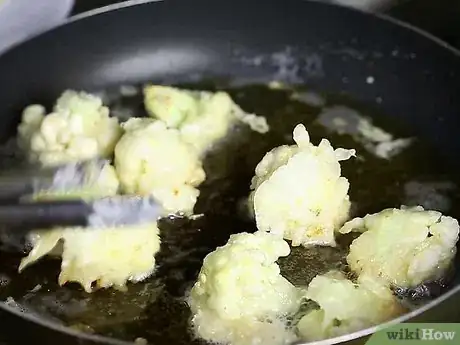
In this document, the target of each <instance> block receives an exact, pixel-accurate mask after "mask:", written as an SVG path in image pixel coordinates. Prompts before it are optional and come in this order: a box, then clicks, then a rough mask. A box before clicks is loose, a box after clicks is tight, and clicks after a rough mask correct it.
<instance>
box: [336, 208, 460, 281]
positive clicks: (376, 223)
mask: <svg viewBox="0 0 460 345" xmlns="http://www.w3.org/2000/svg"><path fill="white" fill-rule="evenodd" d="M351 231H355V232H362V234H361V235H360V236H359V237H358V238H357V239H355V240H354V241H353V243H352V244H351V246H350V253H349V255H348V257H347V262H348V264H349V265H350V268H351V269H352V270H353V271H355V272H356V273H358V274H360V275H361V274H367V275H370V276H373V277H380V278H382V279H384V280H385V281H386V282H387V283H388V284H391V285H394V286H399V287H406V288H411V287H415V286H417V285H419V284H421V283H426V282H430V281H434V280H437V279H439V278H441V277H443V276H444V274H445V272H446V270H447V268H448V267H449V266H450V264H451V263H452V260H453V258H454V256H455V254H456V251H457V247H456V244H457V242H458V235H459V225H458V221H457V220H456V219H454V218H452V217H447V216H443V215H442V214H441V213H440V212H437V211H427V210H424V209H423V207H421V206H419V207H412V208H405V207H402V208H401V209H386V210H383V211H381V212H379V213H376V214H371V215H367V216H365V217H363V218H355V219H353V220H351V221H349V222H347V223H346V224H345V225H344V226H343V227H342V229H340V233H349V232H351Z"/></svg>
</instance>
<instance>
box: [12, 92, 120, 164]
mask: <svg viewBox="0 0 460 345" xmlns="http://www.w3.org/2000/svg"><path fill="white" fill-rule="evenodd" d="M121 134H122V131H121V127H120V126H119V124H118V120H117V118H114V117H110V116H109V109H108V108H107V107H105V106H103V104H102V100H101V99H100V98H98V97H96V96H94V95H91V94H88V93H85V92H76V91H72V90H67V91H65V92H64V93H63V94H62V95H61V97H60V98H59V99H58V100H57V102H56V104H55V106H54V109H53V112H52V113H50V114H48V115H46V113H45V109H44V108H43V107H42V106H41V105H31V106H28V107H27V108H26V109H25V110H24V111H23V114H22V121H21V124H20V125H19V127H18V144H19V146H20V147H21V148H22V149H23V150H25V151H28V155H29V159H30V160H31V161H34V162H35V161H38V162H40V163H41V164H43V165H45V166H55V165H59V164H65V163H68V162H73V161H79V160H87V159H92V158H94V157H96V156H100V157H104V158H105V157H109V156H111V155H112V153H113V150H114V147H115V144H116V142H117V141H118V139H119V138H120V136H121Z"/></svg>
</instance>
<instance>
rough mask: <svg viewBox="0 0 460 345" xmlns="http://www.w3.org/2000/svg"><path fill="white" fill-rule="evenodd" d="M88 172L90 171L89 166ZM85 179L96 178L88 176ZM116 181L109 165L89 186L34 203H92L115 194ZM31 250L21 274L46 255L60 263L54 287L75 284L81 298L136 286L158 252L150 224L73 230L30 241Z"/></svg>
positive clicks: (51, 232) (32, 237)
mask: <svg viewBox="0 0 460 345" xmlns="http://www.w3.org/2000/svg"><path fill="white" fill-rule="evenodd" d="M88 169H89V170H91V166H88ZM88 173H89V174H91V173H95V172H94V171H88ZM115 186H118V181H117V180H116V176H115V175H114V170H113V167H112V166H111V165H106V166H105V167H104V168H103V169H102V172H101V175H100V176H99V179H98V180H97V181H96V182H95V183H94V184H93V185H91V186H87V187H84V188H82V189H81V191H78V190H73V191H68V192H63V191H60V190H48V191H43V192H40V193H38V194H37V195H35V197H36V198H47V199H58V198H69V197H81V198H84V199H91V198H97V197H104V196H111V195H114V194H116V191H117V188H115ZM29 242H30V244H31V246H32V250H31V251H30V252H29V254H28V256H27V257H25V258H24V259H23V260H22V261H21V264H20V266H19V271H23V270H24V269H25V268H26V267H28V266H29V265H32V264H33V263H35V262H37V261H38V260H40V259H41V258H42V257H44V256H45V255H54V256H60V257H62V263H61V273H60V275H59V284H60V285H64V284H65V283H67V282H77V283H79V284H80V285H81V286H82V287H83V288H84V290H85V291H86V292H92V291H93V285H94V286H95V287H96V288H106V287H111V286H113V287H115V288H118V289H123V288H124V287H125V285H126V282H127V281H132V282H138V281H141V280H143V279H145V278H147V277H148V276H149V275H151V274H152V273H153V271H154V268H155V254H156V253H157V252H158V251H159V249H160V238H159V230H158V227H157V225H156V224H155V223H153V224H139V225H136V226H133V227H132V229H130V230H129V231H128V230H126V229H117V228H110V229H108V228H104V229H98V230H95V229H86V228H81V230H78V231H77V230H75V229H71V228H56V229H50V230H49V231H46V232H45V231H36V232H32V233H31V234H30V235H29Z"/></svg>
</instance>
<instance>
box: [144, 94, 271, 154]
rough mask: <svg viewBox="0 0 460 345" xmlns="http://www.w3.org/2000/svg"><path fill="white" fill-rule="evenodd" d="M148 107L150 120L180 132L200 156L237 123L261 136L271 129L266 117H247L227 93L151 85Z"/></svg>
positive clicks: (250, 115)
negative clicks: (159, 121) (155, 119)
mask: <svg viewBox="0 0 460 345" xmlns="http://www.w3.org/2000/svg"><path fill="white" fill-rule="evenodd" d="M144 103H145V107H146V109H147V112H148V113H149V114H150V116H152V117H156V118H158V119H160V120H162V121H164V122H165V123H166V124H167V125H168V126H169V127H172V128H178V129H179V130H180V132H181V135H182V137H183V139H184V140H185V141H186V142H188V143H190V144H191V145H193V146H194V147H195V148H196V149H197V151H198V152H199V153H200V154H201V153H203V152H205V151H206V150H207V149H208V148H209V147H210V146H211V145H212V144H213V143H214V142H216V141H217V140H219V139H221V138H223V137H224V136H225V135H226V134H227V133H228V131H229V129H230V127H231V126H233V124H234V123H235V122H236V121H241V122H243V123H245V124H247V125H249V126H250V127H251V128H252V129H253V130H254V131H257V132H260V133H266V132H267V131H268V129H269V128H268V124H267V121H266V119H265V118H264V117H260V116H256V115H254V114H246V113H245V112H244V111H243V110H242V109H241V108H240V107H238V105H236V104H235V103H234V102H233V100H232V99H231V97H230V96H229V95H228V94H227V93H226V92H216V93H212V92H206V91H190V90H180V89H177V88H174V87H169V86H161V85H149V86H146V87H145V88H144Z"/></svg>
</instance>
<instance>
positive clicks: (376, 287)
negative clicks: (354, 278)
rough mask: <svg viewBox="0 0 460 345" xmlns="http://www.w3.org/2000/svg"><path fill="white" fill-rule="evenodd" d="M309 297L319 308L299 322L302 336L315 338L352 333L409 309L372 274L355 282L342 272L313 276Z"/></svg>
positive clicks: (308, 292) (303, 337)
mask: <svg viewBox="0 0 460 345" xmlns="http://www.w3.org/2000/svg"><path fill="white" fill-rule="evenodd" d="M306 297H307V298H308V299H310V300H313V301H315V302H316V303H317V304H318V306H319V309H316V310H313V311H310V312H309V313H308V314H306V315H305V316H304V317H302V318H301V319H300V321H299V323H298V324H297V329H298V332H299V334H300V337H301V338H302V339H303V340H305V341H315V340H322V339H327V338H333V337H336V336H340V335H344V334H348V333H352V332H355V331H358V330H361V329H365V328H368V327H371V326H374V325H378V324H380V323H383V322H386V321H389V320H391V319H393V318H396V317H397V316H399V315H401V314H403V313H404V312H405V311H406V310H405V309H404V308H403V307H402V306H401V305H400V304H399V302H398V300H397V299H396V297H395V296H394V295H393V294H392V292H391V290H390V289H389V288H387V287H385V286H384V285H382V284H381V283H380V282H377V281H375V280H373V279H371V278H370V277H365V276H361V277H360V278H359V279H358V282H357V284H354V283H353V282H351V281H350V280H348V279H346V277H345V276H344V275H343V274H342V273H340V272H338V271H331V272H328V273H326V274H324V275H319V276H316V277H315V278H313V280H312V281H311V283H310V285H309V286H308V289H307V293H306Z"/></svg>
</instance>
